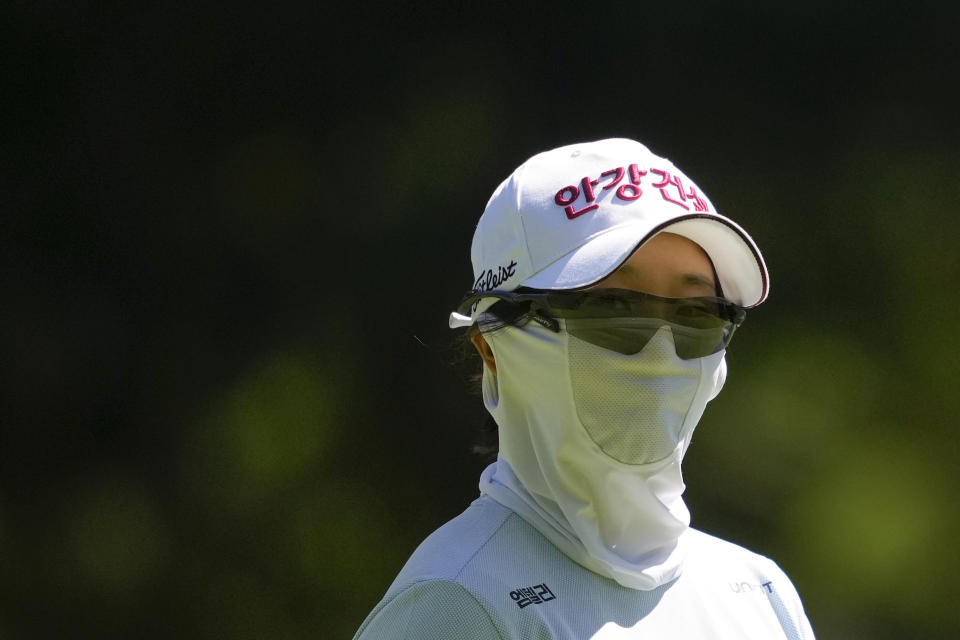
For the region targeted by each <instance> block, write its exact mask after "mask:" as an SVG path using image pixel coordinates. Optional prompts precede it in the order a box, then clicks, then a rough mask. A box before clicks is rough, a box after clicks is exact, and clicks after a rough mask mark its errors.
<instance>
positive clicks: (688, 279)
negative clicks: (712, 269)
mask: <svg viewBox="0 0 960 640" xmlns="http://www.w3.org/2000/svg"><path fill="white" fill-rule="evenodd" d="M681 278H682V279H683V281H684V283H685V284H693V285H703V286H704V287H707V288H709V289H715V288H716V286H717V283H716V282H715V281H714V279H713V277H712V276H710V277H707V276H705V275H702V274H699V273H685V274H683V275H682V276H681Z"/></svg>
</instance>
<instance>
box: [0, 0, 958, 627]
mask: <svg viewBox="0 0 960 640" xmlns="http://www.w3.org/2000/svg"><path fill="white" fill-rule="evenodd" d="M945 6H947V5H946V4H945V3H933V2H914V3H910V4H906V3H903V4H902V5H893V4H888V3H874V4H866V3H857V4H850V5H844V4H842V3H840V4H838V3H826V2H813V3H802V4H796V3H791V4H785V3H784V4H781V3H759V2H750V3H721V2H692V3H674V4H668V5H664V4H662V3H660V4H657V3H649V4H639V5H638V4H636V3H633V4H622V5H618V4H607V5H586V4H579V3H565V2H554V3H550V4H544V5H540V6H537V7H534V6H532V5H529V4H527V3H519V4H505V3H448V4H436V5H430V4H423V3H419V4H416V5H408V4H396V5H392V6H391V5H363V4H356V5H344V6H334V7H331V6H327V5H323V4H316V3H300V4H293V5H289V6H284V7H279V6H272V5H267V4H257V5H253V4H236V5H229V6H227V7H226V8H219V7H218V6H215V5H213V4H212V3H210V4H209V5H208V6H192V7H177V6H172V5H171V4H170V3H159V2H140V3H97V4H85V3H79V4H78V3H69V4H68V3H62V4H60V5H53V4H43V3H40V4H37V3H23V2H13V3H9V4H8V5H6V7H5V10H4V13H5V18H6V20H5V23H6V24H5V27H4V30H3V34H4V35H3V38H2V42H0V52H2V60H3V62H2V66H0V68H2V76H0V77H2V83H3V86H2V87H0V88H2V98H0V118H2V123H3V135H2V140H0V256H2V272H0V294H2V298H0V300H2V303H0V309H2V312H0V328H2V339H0V344H2V351H0V358H2V360H0V361H2V363H3V366H2V371H3V375H4V380H3V385H2V391H0V393H2V402H0V411H2V416H0V418H2V425H0V557H2V561H0V566H2V568H3V569H2V571H3V578H4V579H3V580H2V587H0V589H2V593H0V603H2V604H0V637H3V638H20V637H24V638H35V637H86V636H91V637H134V636H135V637H209V638H213V637H237V638H245V637H276V638H349V637H350V636H351V635H352V633H353V632H354V630H355V629H356V627H357V626H358V625H359V624H360V622H361V621H362V619H363V618H364V616H365V615H366V613H367V612H368V611H369V609H370V608H371V607H372V606H373V605H374V604H375V602H376V601H377V600H378V599H379V598H380V596H381V595H382V594H383V592H384V591H385V590H386V588H387V586H388V584H389V583H390V581H391V580H392V579H393V577H394V575H395V573H396V572H397V570H398V569H399V568H400V566H401V565H402V564H403V562H404V561H405V559H406V558H407V556H408V555H409V554H410V552H411V551H412V550H413V549H414V547H415V546H416V545H417V544H418V543H419V541H420V540H421V539H422V538H423V537H424V536H425V535H427V534H428V533H429V532H430V531H432V530H433V529H434V528H435V527H437V526H438V525H439V524H441V523H442V522H444V521H446V520H447V519H449V518H450V517H452V516H454V515H456V514H457V513H459V511H460V510H462V509H463V508H464V507H465V506H466V505H467V503H468V502H469V501H470V500H471V499H472V498H473V497H474V496H475V495H476V494H477V488H476V483H477V477H478V475H479V472H480V470H481V469H482V468H483V466H484V464H485V462H484V460H482V459H481V458H479V457H477V456H476V455H474V454H472V453H471V452H470V447H471V444H472V443H473V442H474V441H475V440H476V437H477V430H478V429H479V426H480V424H481V423H482V420H483V415H482V407H481V403H480V400H479V398H478V397H476V396H474V395H471V388H470V383H469V381H468V378H469V372H470V366H469V365H468V366H466V367H464V366H459V365H457V364H456V362H455V361H456V360H457V354H456V348H455V347H454V346H453V345H454V340H453V338H452V337H451V335H450V332H449V331H448V330H447V328H446V317H447V312H448V311H449V310H450V309H451V308H452V306H453V305H454V304H455V303H456V302H457V301H458V300H459V298H460V296H461V295H462V293H463V292H464V291H465V290H466V289H467V288H468V287H469V285H470V283H471V270H470V266H469V243H470V238H471V235H472V229H473V226H474V225H475V223H476V219H477V218H478V216H479V214H480V212H481V211H482V209H483V205H484V203H485V202H486V199H487V197H488V196H489V194H490V192H491V191H492V190H493V188H494V187H495V186H496V185H497V184H498V183H499V181H500V180H501V179H503V178H504V177H505V176H506V175H507V174H508V173H509V172H510V171H512V169H513V168H514V167H515V166H516V165H517V164H519V163H520V162H522V161H523V160H525V159H526V158H527V157H528V156H530V155H532V154H533V153H536V152H538V151H542V150H545V149H548V148H551V147H554V146H557V145H561V144H567V143H570V142H574V141H581V140H588V139H596V138H600V137H607V136H614V135H618V136H628V137H634V138H637V139H640V140H642V141H644V142H645V143H647V144H648V145H649V146H650V147H651V148H652V149H653V150H654V151H657V152H659V153H661V154H663V155H666V156H668V157H670V158H671V159H672V160H674V161H675V162H676V163H677V164H678V165H679V166H680V167H681V168H683V169H684V170H685V171H686V172H687V173H689V174H690V175H691V176H692V177H693V178H694V179H695V180H696V181H697V182H698V183H699V184H700V186H701V187H702V188H703V189H704V190H705V191H706V192H707V193H709V194H710V196H711V199H712V200H713V201H714V203H716V204H717V206H718V208H719V209H720V210H721V211H722V212H725V213H727V214H728V215H730V216H732V217H734V218H735V219H736V220H738V221H739V222H741V223H742V224H743V225H744V226H745V227H746V228H747V229H748V230H750V232H751V233H752V235H753V236H754V238H755V239H756V240H757V242H758V244H759V245H760V246H761V248H762V249H763V250H764V253H765V255H766V258H767V261H768V264H769V267H770V269H771V273H772V294H771V297H770V299H769V301H768V302H767V303H766V304H765V305H764V306H763V307H761V308H760V309H758V310H756V311H755V312H752V313H750V314H749V317H748V319H747V322H746V324H745V325H744V327H743V328H742V329H741V331H740V332H739V333H738V335H737V338H736V340H735V341H734V342H733V344H732V348H731V350H730V352H729V355H728V360H729V364H730V377H729V380H728V382H727V386H726V388H725V390H724V392H723V394H721V396H720V397H719V398H718V399H717V400H716V401H715V402H714V403H713V404H712V405H711V408H709V409H708V411H707V415H706V417H705V419H704V421H703V422H702V423H701V425H700V427H699V429H698V432H697V437H696V438H695V439H694V445H693V447H692V448H691V450H690V453H689V454H688V458H687V462H686V466H685V469H686V474H687V483H688V486H689V489H688V492H687V496H688V503H689V504H690V507H691V510H692V512H693V519H694V524H695V526H698V527H699V528H702V529H705V530H707V531H710V532H712V533H715V534H717V535H720V536H722V537H726V538H729V539H732V540H734V541H737V542H739V543H741V544H744V545H746V546H749V547H751V548H753V549H755V550H757V551H759V552H761V553H764V554H766V555H769V556H772V557H773V558H775V559H776V560H777V561H778V562H779V563H780V564H781V566H782V567H783V568H784V569H785V570H786V571H787V572H788V573H789V574H790V575H791V577H792V578H793V579H794V581H795V582H796V584H797V587H798V589H799V591H800V593H801V595H802V596H803V598H804V602H805V604H806V607H807V611H808V614H809V616H810V618H811V620H812V622H813V625H814V628H815V630H816V631H817V632H818V636H819V637H820V638H825V639H829V638H845V639H851V638H874V639H876V638H879V639H884V638H904V637H910V638H956V637H960V636H958V634H960V611H958V607H957V606H956V604H955V602H954V601H955V600H956V587H955V577H956V575H957V572H958V570H960V559H958V553H957V551H956V539H957V533H958V520H960V516H958V513H957V508H956V503H955V502H954V500H955V497H954V496H955V493H956V491H957V489H958V486H960V483H958V477H957V463H958V461H960V450H958V446H957V437H956V433H957V428H958V415H960V402H958V400H960V388H958V380H960V357H958V355H960V330H958V323H957V310H958V304H957V300H956V297H955V291H956V288H957V282H958V281H960V259H958V255H960V253H958V249H957V246H956V244H957V239H958V235H960V222H958V205H960V202H958V196H957V186H956V185H957V174H958V171H960V156H958V153H957V145H958V142H960V135H958V133H960V121H958V117H957V113H958V106H960V105H958V102H960V100H958V98H957V94H958V92H957V91H956V89H957V83H958V80H960V50H958V49H960V47H958V45H957V38H956V33H957V27H958V10H957V9H956V8H953V9H944V8H943V7H945ZM954 7H956V5H954Z"/></svg>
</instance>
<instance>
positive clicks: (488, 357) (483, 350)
mask: <svg viewBox="0 0 960 640" xmlns="http://www.w3.org/2000/svg"><path fill="white" fill-rule="evenodd" d="M470 342H472V343H473V346H474V347H475V348H476V350H477V353H479V354H480V357H481V358H483V362H484V363H485V364H486V365H487V368H489V369H490V372H491V373H493V375H497V361H496V360H495V359H494V358H493V349H491V348H490V345H489V344H488V343H487V341H486V340H485V339H484V337H483V334H482V333H480V332H479V331H474V332H473V333H472V334H471V335H470Z"/></svg>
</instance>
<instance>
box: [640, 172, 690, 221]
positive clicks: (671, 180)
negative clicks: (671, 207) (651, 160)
mask: <svg viewBox="0 0 960 640" xmlns="http://www.w3.org/2000/svg"><path fill="white" fill-rule="evenodd" d="M650 173H656V174H657V175H659V176H661V177H662V178H663V180H661V181H660V182H655V183H653V186H654V187H656V188H657V189H659V190H660V195H661V196H663V199H664V200H666V201H667V202H672V203H673V204H675V205H678V206H680V207H683V208H684V209H686V210H687V211H689V210H690V207H688V206H687V205H685V204H683V201H684V200H686V199H687V196H686V194H685V193H684V192H683V184H682V183H681V182H680V178H678V177H677V176H673V175H670V172H668V171H663V170H662V169H650ZM667 185H673V186H675V187H676V188H677V191H678V192H679V193H680V200H674V199H673V198H671V197H670V195H669V194H668V193H667Z"/></svg>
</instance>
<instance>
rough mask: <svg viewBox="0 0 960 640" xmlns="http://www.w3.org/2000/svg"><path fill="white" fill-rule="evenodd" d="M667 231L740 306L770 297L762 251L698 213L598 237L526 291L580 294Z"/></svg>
mask: <svg viewBox="0 0 960 640" xmlns="http://www.w3.org/2000/svg"><path fill="white" fill-rule="evenodd" d="M664 231H669V232H670V233H676V234H678V235H681V236H684V237H686V238H689V239H690V240H692V241H694V242H696V243H697V244H698V245H700V246H701V247H702V248H703V250H704V251H705V252H706V253H707V255H708V256H709V257H710V260H711V261H712V262H713V266H714V268H715V269H716V271H717V276H718V277H719V278H720V286H721V288H722V289H723V293H724V297H726V298H727V299H729V300H731V301H733V302H735V303H737V304H739V305H740V306H742V307H748V308H749V307H754V306H756V305H758V304H760V303H761V302H763V300H764V299H765V298H766V297H767V292H768V291H769V288H770V285H769V283H770V278H769V275H768V273H767V267H766V265H765V264H764V262H763V257H762V256H761V255H760V250H759V249H757V246H756V244H755V243H754V242H753V240H752V239H751V238H750V236H749V235H747V232H746V231H744V230H743V229H742V228H740V226H739V225H737V224H736V223H735V222H733V221H732V220H730V219H728V218H725V217H723V216H719V215H715V214H707V213H696V214H690V215H686V216H678V217H676V218H673V219H671V220H668V221H667V222H664V223H661V224H659V225H657V226H655V227H653V228H651V227H650V225H649V224H646V223H636V224H624V225H619V226H616V227H612V228H609V229H605V230H604V231H603V232H602V233H598V234H597V235H595V236H594V237H592V238H591V239H589V240H588V241H587V242H586V243H584V244H583V245H581V246H579V247H577V248H576V249H574V250H573V251H571V252H570V253H568V254H566V255H565V256H563V257H561V258H560V259H559V260H557V261H555V262H553V263H552V264H550V265H548V266H547V267H546V268H544V269H542V270H540V271H539V272H538V273H536V274H534V275H533V276H531V277H530V278H527V279H526V280H525V281H524V282H523V283H522V286H525V287H532V288H535V289H579V288H582V287H588V286H590V285H592V284H595V283H596V282H598V281H600V280H602V279H603V278H605V277H606V276H608V275H609V274H611V273H612V272H613V271H614V270H616V269H617V268H618V267H619V266H620V265H621V264H623V263H624V262H625V261H626V260H627V258H629V257H630V255H631V254H632V253H633V252H634V251H635V250H636V249H637V248H638V247H639V246H640V245H641V244H643V243H644V242H646V241H647V240H649V239H650V238H652V237H653V236H655V235H656V234H658V233H661V232H664Z"/></svg>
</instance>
